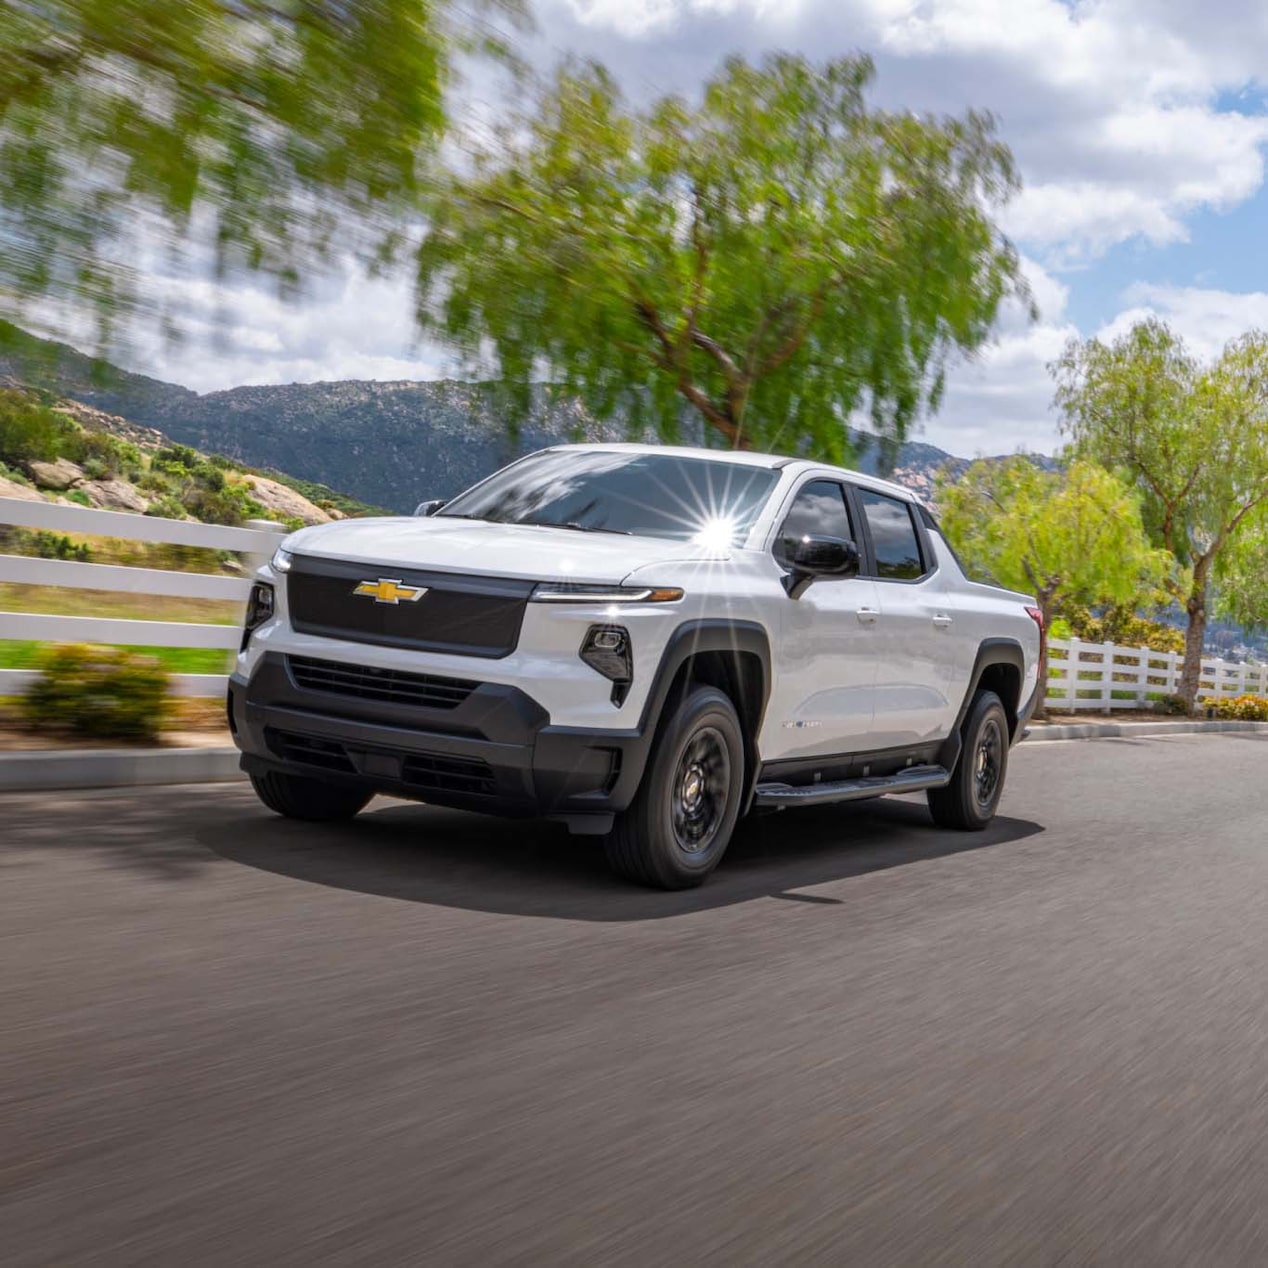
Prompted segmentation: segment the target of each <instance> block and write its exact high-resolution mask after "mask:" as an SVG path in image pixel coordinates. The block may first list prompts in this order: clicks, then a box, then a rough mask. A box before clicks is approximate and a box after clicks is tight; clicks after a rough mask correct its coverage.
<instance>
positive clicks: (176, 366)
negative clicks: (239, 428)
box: [124, 268, 454, 392]
mask: <svg viewBox="0 0 1268 1268" xmlns="http://www.w3.org/2000/svg"><path fill="white" fill-rule="evenodd" d="M154 281H155V283H156V292H157V295H158V297H159V299H160V301H166V302H169V303H171V304H172V305H173V307H174V308H175V309H176V311H177V314H178V318H179V325H180V328H181V331H182V335H183V338H182V340H181V341H180V342H177V343H171V342H168V341H166V340H165V339H163V337H162V336H161V334H160V333H159V331H158V330H157V328H156V327H153V326H152V327H150V328H148V329H143V330H142V331H140V332H138V334H139V337H138V338H137V340H136V342H135V344H134V345H133V346H132V347H131V348H130V349H129V353H128V355H127V357H126V358H124V359H125V360H126V362H127V364H128V365H129V368H132V369H136V370H139V371H141V372H142V373H147V374H153V375H156V376H158V377H161V378H165V379H169V380H173V381H175V382H178V383H182V384H184V385H185V386H187V387H191V388H193V389H194V390H195V391H198V392H211V391H216V390H218V389H221V388H229V387H237V386H240V385H246V384H259V383H314V382H320V381H323V380H326V381H329V380H338V379H384V380H396V379H434V378H443V377H444V376H445V375H447V374H453V373H454V365H453V362H452V361H451V360H450V358H449V357H447V356H446V355H445V354H444V353H443V352H441V351H439V350H437V349H435V348H433V347H431V346H429V345H425V344H420V343H419V342H418V340H417V339H416V336H415V333H414V320H413V310H412V292H411V286H410V279H409V278H408V277H407V276H401V277H399V278H397V279H394V280H391V281H387V280H375V281H371V280H366V279H365V278H362V277H359V276H358V275H357V274H356V273H355V272H354V271H353V270H352V269H351V268H349V269H348V270H347V271H346V272H345V273H344V274H343V275H342V276H340V277H336V278H331V279H329V280H328V281H327V282H325V283H324V284H323V285H321V286H319V287H318V288H316V290H315V292H314V293H313V294H312V295H311V296H308V297H306V298H305V299H304V300H302V301H301V302H298V303H296V302H288V301H285V300H283V299H281V298H280V297H279V296H277V295H276V294H274V293H273V292H271V291H269V290H267V289H265V288H264V287H262V286H260V285H253V284H251V283H239V284H237V285H234V286H230V287H217V286H216V285H215V284H214V283H212V282H211V281H209V280H207V279H205V278H190V277H188V276H182V277H171V276H165V277H158V278H156V279H154Z"/></svg>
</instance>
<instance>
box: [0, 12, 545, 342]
mask: <svg viewBox="0 0 1268 1268" xmlns="http://www.w3.org/2000/svg"><path fill="white" fill-rule="evenodd" d="M475 8H476V10H477V12H479V11H484V12H488V11H489V10H490V9H493V10H496V11H499V12H502V13H506V14H509V15H511V16H515V15H517V14H518V13H519V12H520V10H519V0H476V5H475ZM458 14H459V10H458V8H457V7H456V5H454V4H451V3H449V0H442V3H441V4H439V5H436V4H430V3H423V2H422V0H186V2H177V0H22V2H21V3H3V4H0V49H3V50H4V55H3V57H0V241H3V243H4V249H3V251H0V315H2V314H5V313H7V314H8V315H10V316H16V315H18V314H19V311H20V310H25V308H26V305H27V304H28V303H29V301H31V300H32V299H37V300H41V301H49V300H52V301H55V302H57V303H64V304H66V305H68V306H70V307H71V308H73V309H76V310H82V309H84V308H85V307H87V308H89V309H90V310H95V311H96V312H97V314H98V315H99V316H100V317H101V318H102V320H103V321H108V320H109V319H110V318H111V317H112V316H114V315H115V314H116V313H117V312H118V311H119V310H120V308H121V307H122V306H126V305H127V304H128V303H129V302H130V301H131V300H132V299H134V298H135V296H134V295H133V293H132V286H133V281H134V279H133V277H132V275H131V274H130V272H129V270H128V269H127V268H126V267H124V265H123V263H121V261H125V260H131V261H132V262H133V263H136V255H137V253H138V252H139V251H141V250H142V249H146V250H148V251H150V252H151V253H152V254H153V256H155V257H157V258H160V259H161V257H162V253H163V248H164V247H165V246H171V245H173V244H174V243H175V242H189V241H194V242H196V243H197V244H199V245H206V246H208V247H210V249H211V251H212V252H213V255H214V261H215V267H216V268H217V269H218V270H219V271H221V272H224V271H229V270H234V269H242V270H248V271H255V272H262V273H265V274H268V275H271V276H273V277H275V278H276V279H278V281H279V282H280V283H282V284H283V285H284V286H293V285H295V284H296V283H297V282H298V281H299V280H300V279H301V278H302V276H303V275H304V273H305V271H307V270H309V269H311V268H312V267H314V266H315V265H317V264H320V263H322V262H324V261H326V260H328V259H330V258H331V257H332V256H333V255H334V254H335V253H336V252H338V253H339V254H341V255H353V254H357V253H361V254H362V255H364V256H365V257H366V258H367V259H368V258H370V257H371V256H372V255H373V254H374V253H376V252H382V251H385V250H387V249H388V248H390V247H391V245H392V242H393V233H394V231H395V230H398V229H399V227H400V224H401V221H402V218H403V217H405V216H407V215H408V214H410V213H411V212H413V210H414V209H415V208H416V205H417V201H418V197H419V194H420V192H421V178H422V175H423V173H424V171H425V169H424V167H423V161H424V160H425V159H426V158H427V156H428V153H429V151H431V150H432V149H433V148H434V146H435V143H436V142H437V140H438V138H439V136H440V134H441V130H442V127H443V125H444V122H445V111H444V103H443V94H444V90H445V87H446V84H447V82H448V80H449V77H450V71H451V60H452V58H451V50H453V49H454V48H455V47H467V46H471V45H472V44H473V42H474V36H475V34H476V32H477V30H478V29H479V28H478V27H476V26H474V25H472V22H474V21H475V19H474V18H472V19H464V18H461V17H459V16H458ZM490 46H491V44H490ZM44 307H45V310H47V303H45V305H44Z"/></svg>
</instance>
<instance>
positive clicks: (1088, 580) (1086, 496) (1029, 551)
mask: <svg viewBox="0 0 1268 1268" xmlns="http://www.w3.org/2000/svg"><path fill="white" fill-rule="evenodd" d="M937 501H938V509H939V511H940V512H941V523H942V529H943V532H945V533H946V535H947V539H948V540H949V541H950V542H951V544H952V545H953V546H954V547H955V548H956V550H957V551H959V553H960V555H961V557H962V558H963V559H964V561H965V563H966V565H967V566H968V567H969V568H970V569H978V570H980V571H982V572H984V573H986V574H987V575H989V576H991V577H994V578H995V580H996V581H997V582H998V583H999V584H1000V585H1004V586H1007V587H1009V588H1010V589H1014V590H1022V591H1027V592H1030V593H1033V594H1034V595H1035V597H1036V599H1037V600H1038V602H1039V607H1040V610H1041V611H1042V612H1043V616H1044V627H1045V628H1047V627H1048V626H1050V625H1051V623H1052V618H1053V616H1054V614H1055V612H1056V609H1057V606H1058V604H1060V603H1062V602H1077V603H1092V604H1099V603H1110V604H1123V603H1128V602H1130V603H1133V604H1135V603H1138V602H1139V601H1140V600H1141V598H1142V596H1145V595H1151V594H1153V593H1154V592H1156V590H1157V589H1158V587H1159V586H1160V585H1161V584H1162V582H1163V579H1164V578H1165V576H1166V571H1167V567H1168V563H1169V561H1168V558H1167V556H1166V555H1165V553H1163V552H1161V551H1158V550H1154V549H1152V548H1151V547H1150V545H1149V539H1148V537H1147V535H1146V533H1145V528H1144V524H1143V523H1142V520H1141V508H1140V500H1139V497H1138V496H1137V494H1136V493H1135V492H1134V491H1133V490H1132V489H1131V488H1130V486H1128V485H1126V484H1124V483H1123V482H1122V481H1121V480H1119V479H1118V478H1117V477H1115V476H1114V475H1113V474H1112V473H1111V472H1109V471H1106V470H1105V469H1104V468H1103V467H1100V466H1098V465H1096V464H1095V463H1093V462H1086V461H1075V462H1073V463H1071V464H1070V466H1069V468H1068V469H1067V470H1066V471H1065V472H1064V473H1056V472H1048V471H1043V470H1041V469H1040V468H1039V467H1037V466H1036V465H1035V464H1034V463H1033V462H1031V461H1030V460H1029V459H1028V458H1025V457H1016V458H1009V459H1007V460H1005V461H1003V462H993V461H982V462H975V463H973V465H972V466H971V467H969V469H968V471H967V472H966V473H965V475H964V477H963V479H961V480H960V481H958V482H951V481H943V482H942V483H941V484H940V486H939V489H938V497H937ZM1039 681H1040V682H1045V683H1046V682H1047V681H1048V661H1047V655H1046V654H1045V655H1044V657H1043V659H1042V660H1041V662H1040V665H1039ZM1043 713H1044V702H1043V699H1042V698H1041V699H1040V702H1039V707H1038V710H1037V716H1039V717H1042V716H1043Z"/></svg>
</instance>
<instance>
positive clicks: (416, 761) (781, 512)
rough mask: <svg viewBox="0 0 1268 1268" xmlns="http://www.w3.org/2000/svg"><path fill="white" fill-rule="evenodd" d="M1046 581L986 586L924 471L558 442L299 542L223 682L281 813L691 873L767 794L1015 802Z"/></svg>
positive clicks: (703, 869) (782, 802)
mask: <svg viewBox="0 0 1268 1268" xmlns="http://www.w3.org/2000/svg"><path fill="white" fill-rule="evenodd" d="M1042 638H1043V627H1042V618H1041V616H1040V613H1039V611H1038V609H1037V608H1036V606H1035V603H1034V600H1033V599H1030V598H1028V597H1026V596H1025V595H1022V594H1014V593H1011V592H1009V591H1006V590H1001V589H998V588H996V587H994V586H989V585H982V584H979V583H977V582H974V581H971V580H970V579H969V578H968V577H966V576H965V574H964V572H963V570H962V569H961V567H960V565H959V563H958V562H957V560H956V557H955V555H954V553H953V552H952V550H951V549H950V547H949V546H948V545H947V542H946V541H945V540H944V538H943V537H942V535H941V533H940V532H939V531H938V527H937V524H936V523H935V522H934V519H933V518H932V516H931V515H930V514H929V512H928V511H927V510H926V509H925V508H924V507H923V506H921V505H920V503H918V502H917V501H916V500H915V499H914V498H913V497H912V495H911V494H910V493H909V492H908V491H907V490H905V489H902V488H900V487H898V486H896V485H893V484H889V483H887V482H885V481H882V480H877V479H872V478H870V477H868V476H864V475H860V474H858V473H857V472H853V471H845V470H840V469H838V468H835V467H829V466H824V465H823V464H821V463H817V462H811V461H806V460H802V459H796V458H780V457H774V456H771V455H766V454H750V453H732V452H722V451H717V450H703V449H701V450H697V449H673V448H663V447H652V446H645V445H561V446H559V447H557V448H552V449H548V450H545V451H543V452H540V453H536V454H532V455H531V456H529V457H526V458H523V459H521V460H520V461H518V462H515V463H513V464H512V465H511V466H509V467H506V468H504V469H503V470H501V471H499V472H497V473H496V474H494V475H492V476H490V477H489V478H488V479H487V480H484V481H483V482H482V483H480V484H477V485H476V486H475V487H474V488H472V489H469V490H468V491H467V492H465V493H463V494H461V495H460V496H458V497H456V498H454V499H453V500H452V501H450V502H447V503H424V504H423V505H422V506H420V507H419V509H418V511H417V512H416V514H415V516H413V517H402V518H392V519H360V520H345V521H341V522H338V523H334V524H325V525H321V526H319V527H315V528H306V529H303V530H301V531H300V532H298V533H295V534H294V535H293V536H291V537H289V538H287V539H286V541H285V542H284V543H283V545H282V548H281V549H279V550H278V551H277V554H276V555H275V556H274V558H273V560H272V561H271V563H269V564H267V565H266V566H264V567H263V568H261V569H260V571H259V574H258V577H257V580H256V583H255V586H254V589H253V591H252V595H251V600H250V604H249V609H248V614H247V620H246V627H245V630H244V632H243V639H242V650H241V653H240V655H239V657H238V662H237V667H236V672H235V673H234V674H233V677H232V680H231V683H230V689H229V704H228V710H229V721H230V726H231V728H232V730H233V733H234V737H235V739H236V741H237V744H238V746H239V748H241V750H242V754H243V756H242V766H243V769H244V770H246V771H247V772H248V773H249V775H250V776H251V779H252V782H253V783H254V785H255V789H256V792H257V793H258V794H259V796H260V798H261V800H262V801H263V802H264V804H265V805H266V806H268V807H269V808H270V809H271V810H273V811H276V812H277V813H279V814H282V815H287V816H291V817H294V818H299V819H310V820H324V819H342V818H350V817H351V816H353V815H355V814H356V813H357V812H358V811H359V810H360V809H362V807H364V806H365V804H366V803H367V802H368V801H369V799H370V798H371V797H372V796H373V795H374V794H375V793H387V794H390V795H392V796H398V797H408V798H415V799H418V800H422V801H428V802H432V803H435V804H438V805H444V806H456V807H462V808H466V809H470V810H480V811H487V812H490V813H494V814H503V815H520V816H546V817H548V818H551V819H555V820H560V821H562V822H563V823H565V824H567V825H568V827H569V828H570V829H571V830H572V831H573V832H579V833H590V834H594V835H597V836H602V837H603V838H604V845H605V848H606V851H607V855H608V858H609V860H610V862H611V864H612V866H613V867H614V868H615V869H616V870H617V871H618V872H620V873H621V874H623V875H625V876H627V877H629V878H631V879H633V880H636V881H639V882H642V883H645V884H650V885H656V886H662V887H665V888H670V889H676V888H683V887H686V886H691V885H698V884H699V883H700V882H702V881H703V880H704V879H705V878H706V877H707V876H708V875H709V873H710V872H711V871H712V870H713V869H714V868H715V867H716V866H717V864H718V862H719V861H720V860H721V858H722V856H723V854H724V853H725V851H726V848H727V844H728V842H729V841H730V839H731V835H732V831H733V830H734V828H735V825H736V822H737V820H738V819H739V818H740V817H741V816H742V815H744V814H746V813H748V812H749V811H750V810H753V809H754V808H781V809H782V808H785V807H795V806H805V805H819V804H821V803H824V802H831V801H851V800H859V799H862V798H867V797H876V796H880V795H883V794H885V793H900V792H912V791H916V790H924V791H926V792H927V795H928V800H929V808H930V810H931V812H932V815H933V819H934V820H935V822H936V823H938V824H940V825H942V826H945V827H955V828H966V829H975V828H982V827H984V826H985V825H986V824H987V823H989V822H990V820H991V818H992V817H993V816H994V814H995V811H996V807H997V806H998V804H999V799H1000V794H1001V792H1002V790H1003V785H1004V775H1005V771H1006V769H1007V764H1008V753H1009V749H1010V747H1011V745H1012V744H1013V743H1014V742H1015V741H1016V740H1017V739H1018V738H1019V737H1020V735H1021V732H1022V728H1023V725H1024V723H1025V721H1026V719H1027V717H1028V716H1029V713H1030V709H1031V707H1032V704H1033V701H1034V698H1035V693H1036V683H1037V677H1038V673H1037V667H1038V663H1039V653H1040V644H1041V640H1042Z"/></svg>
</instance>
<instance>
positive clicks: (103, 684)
mask: <svg viewBox="0 0 1268 1268" xmlns="http://www.w3.org/2000/svg"><path fill="white" fill-rule="evenodd" d="M39 670H40V676H39V678H37V679H36V681H35V683H34V684H33V685H32V686H31V688H30V689H29V690H28V691H27V693H26V695H24V696H23V697H22V714H23V717H24V718H25V720H26V722H27V724H28V725H30V726H31V727H34V728H35V729H37V730H47V731H59V732H64V733H67V734H70V735H83V736H91V737H92V738H94V739H116V740H153V739H155V738H156V737H157V736H158V734H159V732H160V731H161V730H162V729H163V724H164V722H165V721H166V719H167V717H168V713H169V709H170V701H169V699H168V694H167V674H166V673H165V672H164V671H163V669H162V667H161V666H160V664H159V662H158V661H157V660H155V659H154V658H153V657H150V656H140V655H138V654H137V653H135V652H129V651H127V650H125V649H124V648H121V647H86V646H82V645H78V644H60V645H58V646H56V647H53V648H50V649H49V650H48V651H47V652H45V654H44V656H43V658H42V660H41V662H40V665H39Z"/></svg>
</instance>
